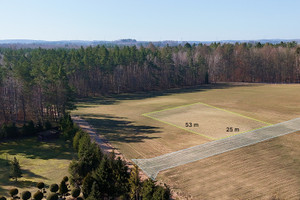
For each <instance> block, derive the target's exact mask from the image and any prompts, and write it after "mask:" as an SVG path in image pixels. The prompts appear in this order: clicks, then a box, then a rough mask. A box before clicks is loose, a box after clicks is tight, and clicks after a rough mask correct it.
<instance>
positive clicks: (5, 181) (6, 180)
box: [0, 157, 47, 196]
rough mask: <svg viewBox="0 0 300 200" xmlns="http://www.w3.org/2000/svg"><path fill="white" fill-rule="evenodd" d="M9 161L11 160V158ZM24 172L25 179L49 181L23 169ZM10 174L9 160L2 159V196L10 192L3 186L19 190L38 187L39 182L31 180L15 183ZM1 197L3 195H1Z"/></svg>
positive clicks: (0, 163) (0, 187) (0, 184)
mask: <svg viewBox="0 0 300 200" xmlns="http://www.w3.org/2000/svg"><path fill="white" fill-rule="evenodd" d="M8 159H11V157H9V158H8ZM21 170H22V176H23V177H31V178H41V179H44V180H47V178H46V177H43V176H40V175H37V174H35V173H33V172H31V171H30V170H26V169H21ZM9 172H10V164H9V160H6V158H5V159H3V158H0V194H2V195H3V194H4V193H6V192H8V190H7V189H5V188H3V186H6V187H11V188H12V187H18V188H29V187H36V185H37V182H35V181H30V180H20V179H19V180H18V181H17V182H15V181H14V180H12V179H10V177H9ZM0 196H1V195H0Z"/></svg>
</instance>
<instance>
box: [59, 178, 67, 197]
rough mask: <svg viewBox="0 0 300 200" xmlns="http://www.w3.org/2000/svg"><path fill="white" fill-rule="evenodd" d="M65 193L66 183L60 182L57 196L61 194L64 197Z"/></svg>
mask: <svg viewBox="0 0 300 200" xmlns="http://www.w3.org/2000/svg"><path fill="white" fill-rule="evenodd" d="M67 192H68V186H67V184H66V182H65V181H63V180H62V181H61V183H60V185H59V194H61V195H62V196H65V194H66V193H67Z"/></svg>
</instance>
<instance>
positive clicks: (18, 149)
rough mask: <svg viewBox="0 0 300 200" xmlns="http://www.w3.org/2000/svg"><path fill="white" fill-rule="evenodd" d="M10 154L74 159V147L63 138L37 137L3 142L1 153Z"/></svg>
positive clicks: (34, 157) (31, 157)
mask: <svg viewBox="0 0 300 200" xmlns="http://www.w3.org/2000/svg"><path fill="white" fill-rule="evenodd" d="M4 152H5V153H6V154H9V155H10V157H12V156H15V155H18V154H21V155H22V156H24V157H26V158H30V159H36V158H37V159H44V160H48V159H70V160H71V159H72V158H73V153H74V151H73V148H72V147H71V145H70V144H69V143H66V142H65V141H63V140H62V139H58V140H51V141H47V142H41V141H38V140H37V138H36V137H31V138H25V139H19V140H14V141H8V142H5V143H2V144H1V146H0V154H1V153H4Z"/></svg>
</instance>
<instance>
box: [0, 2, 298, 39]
mask: <svg viewBox="0 0 300 200" xmlns="http://www.w3.org/2000/svg"><path fill="white" fill-rule="evenodd" d="M299 9H300V1H299V0H106V1H102V0H0V19H1V20H0V39H36V40H117V39H123V38H134V39H137V40H152V41H157V40H179V41H180V40H185V41H186V40H197V41H211V40H241V39H277V38H280V39H296V38H300V26H299V24H300V11H299Z"/></svg>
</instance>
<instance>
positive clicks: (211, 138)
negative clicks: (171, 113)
mask: <svg viewBox="0 0 300 200" xmlns="http://www.w3.org/2000/svg"><path fill="white" fill-rule="evenodd" d="M142 116H145V117H149V118H151V119H154V120H156V121H159V122H161V123H165V124H168V125H171V126H174V127H176V128H179V129H182V130H185V131H188V132H191V133H194V134H197V135H200V136H202V137H205V138H207V139H210V140H217V138H213V137H210V136H207V135H204V134H202V133H198V132H196V131H193V130H189V129H186V128H183V127H180V126H177V125H175V124H172V123H169V122H165V121H162V120H160V119H158V118H156V117H152V116H149V115H147V114H142Z"/></svg>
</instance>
